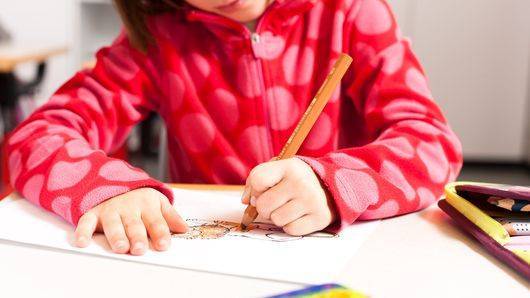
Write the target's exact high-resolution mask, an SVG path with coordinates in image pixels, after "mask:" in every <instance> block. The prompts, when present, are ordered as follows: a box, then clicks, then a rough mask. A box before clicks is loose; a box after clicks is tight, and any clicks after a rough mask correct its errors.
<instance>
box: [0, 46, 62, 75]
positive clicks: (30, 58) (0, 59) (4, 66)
mask: <svg viewBox="0 0 530 298" xmlns="http://www.w3.org/2000/svg"><path fill="white" fill-rule="evenodd" d="M67 50H68V49H67V47H66V46H64V45H58V44H50V43H46V42H44V43H38V42H22V41H17V42H6V43H0V72H9V71H12V70H13V69H14V68H15V67H16V66H17V65H18V64H21V63H26V62H41V61H44V60H46V59H48V58H49V57H51V56H55V55H59V54H63V53H65V52H66V51H67Z"/></svg>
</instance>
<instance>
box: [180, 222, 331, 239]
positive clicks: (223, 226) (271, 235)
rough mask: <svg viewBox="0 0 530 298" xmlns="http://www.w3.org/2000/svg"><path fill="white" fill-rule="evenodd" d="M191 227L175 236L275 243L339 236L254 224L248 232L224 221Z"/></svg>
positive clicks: (236, 224) (189, 224)
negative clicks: (296, 233) (301, 233)
mask: <svg viewBox="0 0 530 298" xmlns="http://www.w3.org/2000/svg"><path fill="white" fill-rule="evenodd" d="M186 222H187V223H188V226H189V230H188V232H186V233H184V234H173V237H175V238H180V239H220V238H224V237H245V238H251V239H257V240H268V241H275V242H286V241H293V240H300V239H303V238H336V237H338V235H334V234H330V233H324V232H318V233H313V234H310V235H307V236H291V235H288V234H286V233H285V232H284V231H283V230H282V229H281V228H279V227H276V226H274V225H271V224H267V223H253V224H251V225H250V226H249V227H248V229H247V230H245V231H243V230H241V228H240V225H239V223H235V222H229V221H222V220H201V219H188V220H186Z"/></svg>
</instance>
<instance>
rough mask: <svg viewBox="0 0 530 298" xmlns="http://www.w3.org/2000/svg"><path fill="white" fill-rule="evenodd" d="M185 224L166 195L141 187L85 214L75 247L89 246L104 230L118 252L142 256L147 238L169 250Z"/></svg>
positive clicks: (157, 248) (158, 246)
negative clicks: (172, 237) (175, 236)
mask: <svg viewBox="0 0 530 298" xmlns="http://www.w3.org/2000/svg"><path fill="white" fill-rule="evenodd" d="M187 228H188V227H187V225H186V222H185V221H184V220H183V219H182V218H181V217H180V216H179V215H178V213H177V211H176V210H175V208H173V206H172V205H171V204H170V202H169V200H168V199H167V197H166V196H164V195H163V194H162V193H160V192H159V191H157V190H155V189H153V188H140V189H136V190H133V191H130V192H127V193H125V194H122V195H119V196H116V197H114V198H112V199H109V200H107V201H105V202H103V203H101V204H99V205H98V206H96V207H94V208H92V209H91V210H90V211H88V212H87V213H85V214H84V215H83V216H82V217H81V218H80V219H79V222H78V224H77V229H76V231H75V245H76V246H78V247H87V246H88V244H89V243H90V239H91V238H92V235H93V234H94V232H95V231H102V232H103V233H105V237H107V240H108V242H109V244H110V246H111V248H112V250H113V251H114V252H116V253H120V254H124V253H127V252H130V253H131V254H132V255H137V256H138V255H143V254H144V253H145V252H146V251H147V248H148V247H149V242H148V239H147V235H149V237H150V238H151V241H152V244H153V247H154V248H155V249H156V250H158V251H163V250H167V249H168V247H169V245H170V243H171V233H170V231H171V232H174V233H183V232H186V230H187Z"/></svg>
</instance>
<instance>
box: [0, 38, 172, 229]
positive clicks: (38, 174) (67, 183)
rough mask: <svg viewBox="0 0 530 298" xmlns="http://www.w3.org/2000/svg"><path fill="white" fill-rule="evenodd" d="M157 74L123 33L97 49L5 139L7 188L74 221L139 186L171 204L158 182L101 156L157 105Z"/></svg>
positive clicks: (118, 142) (118, 162)
mask: <svg viewBox="0 0 530 298" xmlns="http://www.w3.org/2000/svg"><path fill="white" fill-rule="evenodd" d="M155 73H156V72H155V71H153V67H152V65H151V64H150V62H149V61H148V60H147V59H146V56H145V55H144V54H142V53H140V52H138V51H136V50H135V49H133V48H132V47H131V45H130V43H129V41H128V39H127V37H126V35H125V34H124V33H122V34H121V36H120V37H118V38H117V39H116V41H115V42H114V43H113V44H112V46H110V47H107V48H103V49H101V50H100V51H99V52H98V54H97V63H96V66H95V67H94V69H92V70H90V71H82V72H79V73H77V74H76V75H75V76H74V77H73V78H72V79H71V80H70V81H68V82H67V83H66V84H65V85H63V86H62V87H61V88H60V89H59V90H58V91H57V92H56V93H55V94H54V95H53V96H52V98H51V99H50V100H49V101H48V102H47V103H46V104H44V105H43V106H42V107H41V108H39V109H38V110H37V111H36V112H35V113H33V114H32V115H31V116H30V117H29V118H28V119H27V120H26V121H24V122H23V123H22V124H21V125H20V126H19V127H18V128H17V129H16V130H15V132H14V133H13V134H12V136H11V137H10V138H9V140H8V143H7V152H8V155H9V159H8V167H9V171H10V180H11V184H12V185H13V186H14V187H15V189H16V190H17V191H18V192H19V193H21V194H22V195H23V196H24V197H25V198H26V199H28V200H29V201H31V202H32V203H34V204H36V205H39V206H41V207H42V208H44V209H46V210H49V211H52V212H54V213H56V214H58V215H59V216H61V217H62V218H64V219H65V220H67V221H68V222H70V223H73V224H77V222H78V220H79V218H80V217H81V216H82V215H83V214H84V213H85V212H87V211H88V210H90V209H91V208H92V207H94V206H96V205H98V204H100V203H101V202H103V201H105V200H107V199H109V198H112V197H114V196H117V195H120V194H123V193H125V192H128V191H130V190H133V189H137V188H141V187H152V188H155V189H157V190H159V191H161V192H162V193H163V194H164V195H166V196H167V197H168V198H169V199H170V200H172V193H171V191H170V190H169V189H167V188H166V187H165V186H164V185H163V184H162V183H161V182H159V181H156V180H154V179H152V178H150V177H149V176H148V175H147V174H146V173H145V172H143V171H142V170H140V169H137V168H133V167H132V166H130V165H129V164H127V163H126V162H124V161H122V160H117V159H113V158H110V157H109V156H107V154H108V153H111V152H113V151H114V150H116V149H117V148H119V147H120V146H121V145H122V144H123V143H124V142H125V139H126V137H127V135H128V134H129V132H130V130H131V129H132V127H133V126H134V125H135V124H136V123H138V122H139V121H141V120H142V119H143V118H145V117H146V116H147V114H148V113H149V112H150V111H151V110H155V109H156V108H157V104H156V102H154V101H152V100H151V99H152V98H157V96H155V94H156V92H158V91H157V89H155V87H154V86H156V85H155V83H156V75H155Z"/></svg>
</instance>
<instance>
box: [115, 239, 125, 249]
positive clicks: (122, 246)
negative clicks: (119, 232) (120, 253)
mask: <svg viewBox="0 0 530 298" xmlns="http://www.w3.org/2000/svg"><path fill="white" fill-rule="evenodd" d="M114 246H116V248H117V249H119V250H122V249H125V246H126V244H125V242H124V241H118V242H116V244H114Z"/></svg>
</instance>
